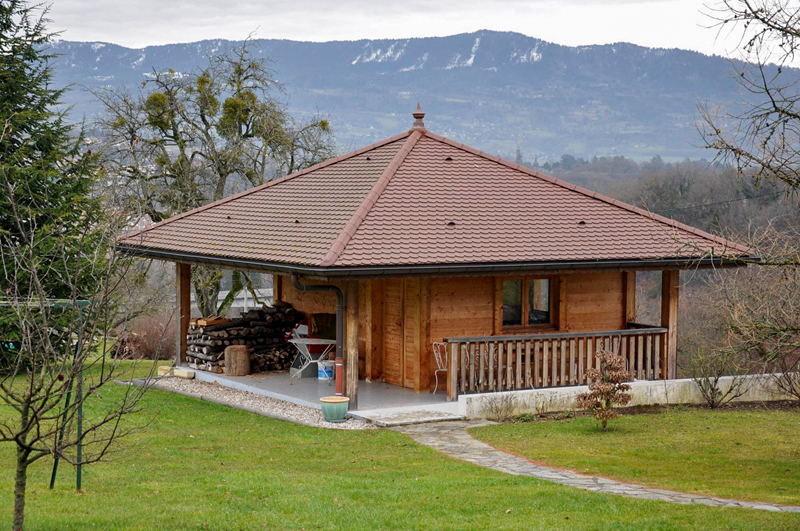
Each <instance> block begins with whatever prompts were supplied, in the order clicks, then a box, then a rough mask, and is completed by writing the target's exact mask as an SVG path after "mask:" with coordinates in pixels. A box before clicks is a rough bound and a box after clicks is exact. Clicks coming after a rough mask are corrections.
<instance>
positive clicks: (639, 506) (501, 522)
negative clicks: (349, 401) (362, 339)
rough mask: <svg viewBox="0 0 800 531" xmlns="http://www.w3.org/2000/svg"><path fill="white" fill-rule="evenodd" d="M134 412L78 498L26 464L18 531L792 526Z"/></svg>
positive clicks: (2, 514) (2, 502) (372, 438)
mask: <svg viewBox="0 0 800 531" xmlns="http://www.w3.org/2000/svg"><path fill="white" fill-rule="evenodd" d="M109 392H113V393H119V392H121V388H119V387H116V386H115V387H114V388H112V389H109ZM146 404H147V406H148V412H147V413H146V415H149V416H153V417H155V422H154V423H153V424H152V425H151V426H150V427H149V428H148V429H147V430H146V431H145V432H142V433H139V434H136V435H135V436H133V437H132V438H130V439H128V440H127V441H126V443H125V445H126V448H125V450H124V451H123V452H122V453H120V454H118V455H117V456H116V460H115V461H113V462H107V463H102V464H98V465H94V466H91V467H88V468H86V469H85V472H84V486H85V492H83V493H81V494H77V493H76V492H75V491H74V490H73V485H74V474H73V471H72V469H71V468H70V467H68V466H63V467H62V468H61V472H62V473H61V474H60V477H59V481H58V483H57V486H56V490H55V491H52V492H51V491H49V490H48V489H47V481H48V478H49V470H50V463H49V462H46V461H44V460H42V461H41V462H40V463H38V464H37V465H36V466H35V467H34V469H33V471H32V476H31V478H30V489H29V499H28V506H27V509H28V520H27V524H28V526H27V529H29V530H33V529H47V530H52V529H57V530H69V529H103V530H109V529H142V530H145V529H146V530H150V529H273V530H283V529H296V530H301V529H307V530H312V529H346V530H361V529H363V530H374V529H401V530H407V529H425V530H429V529H430V530H437V529H441V530H453V529H465V530H476V529H509V530H511V529H513V530H520V529H608V530H611V529H614V530H619V529H631V530H633V529H636V530H643V529H697V528H703V529H753V530H764V529H776V530H777V529H789V528H800V516H798V515H789V514H774V513H769V512H765V511H753V510H744V509H718V508H710V507H702V506H691V507H686V506H678V505H671V504H665V503H660V502H647V501H639V500H631V499H626V498H621V497H616V496H608V495H599V494H593V493H589V492H584V491H581V490H577V489H571V488H568V487H563V486H559V485H555V484H552V483H546V482H542V481H538V480H534V479H531V478H524V477H514V476H510V475H506V474H502V473H499V472H495V471H491V470H486V469H483V468H479V467H476V466H473V465H470V464H467V463H463V462H460V461H456V460H453V459H450V458H448V457H445V456H443V455H441V454H439V453H437V452H435V451H433V450H431V449H428V448H426V447H424V446H420V445H418V444H416V443H415V442H414V441H413V440H411V439H410V438H408V437H406V436H404V435H401V434H398V433H395V432H391V431H384V430H373V431H367V432H342V431H327V430H321V429H313V428H307V427H303V426H297V425H294V424H289V423H285V422H279V421H274V420H270V419H266V418H263V417H260V416H256V415H252V414H249V413H245V412H242V411H238V410H233V409H228V408H225V407H221V406H217V405H214V404H210V403H207V402H201V401H197V400H193V399H189V398H185V397H181V396H177V395H172V394H169V393H164V392H159V391H151V392H150V393H149V394H148V396H147V397H146ZM7 414H8V410H7V409H5V410H3V409H0V415H7ZM144 418H145V415H142V416H140V417H139V419H137V420H143V419H144ZM542 425H543V424H542ZM536 426H538V425H529V426H521V427H516V426H508V427H502V428H501V430H502V429H506V430H517V429H523V430H526V429H527V430H531V429H535V427H536ZM553 426H554V427H555V426H556V424H555V423H553ZM559 426H566V425H559ZM572 426H573V427H574V428H578V430H576V431H579V428H580V426H581V423H580V422H578V423H574V424H572ZM545 429H553V428H545ZM498 433H502V432H501V431H498ZM620 433H621V432H620ZM487 434H489V432H482V435H487ZM614 436H618V435H612V436H611V437H614ZM576 437H580V435H576ZM609 439H610V437H607V438H606V440H609ZM572 447H573V448H575V449H576V451H580V450H578V449H577V447H576V445H572ZM12 462H13V449H12V448H11V446H9V445H4V446H0V466H2V467H4V468H3V472H4V473H3V474H2V476H1V477H2V478H3V479H2V482H0V526H2V525H5V526H6V527H8V523H9V522H10V518H11V506H12V476H13V474H12Z"/></svg>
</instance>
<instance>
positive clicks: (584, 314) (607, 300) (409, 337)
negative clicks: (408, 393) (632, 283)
mask: <svg viewBox="0 0 800 531" xmlns="http://www.w3.org/2000/svg"><path fill="white" fill-rule="evenodd" d="M629 279H630V277H626V276H625V274H623V273H580V274H572V275H566V276H562V277H560V278H557V277H553V278H552V280H551V282H552V292H551V297H552V298H553V301H554V304H553V311H554V312H556V317H555V320H556V324H557V327H558V329H559V330H561V331H570V332H585V331H592V330H620V329H624V328H625V324H626V322H627V319H626V307H629V306H630V300H629V299H630V295H629V294H628V293H627V291H626V289H625V288H626V286H627V285H628V284H629V282H626V280H629ZM335 284H336V283H335ZM337 285H338V284H337ZM498 286H499V288H498ZM275 287H276V290H275V293H276V294H277V297H278V300H283V301H285V302H288V303H291V304H292V305H293V306H294V307H295V308H297V309H298V310H300V311H302V312H305V313H333V312H334V311H335V306H336V297H335V295H334V294H332V293H301V292H298V291H297V290H295V289H294V287H293V286H292V284H291V281H290V279H289V277H285V276H276V277H275ZM499 312H502V279H501V278H500V277H450V278H447V277H433V278H422V279H419V278H414V279H385V280H362V281H359V312H358V314H359V330H358V344H359V377H360V378H362V379H369V380H373V381H381V380H383V379H384V371H385V370H389V371H392V377H390V378H389V379H392V380H393V383H394V382H395V381H397V382H398V383H399V381H398V376H399V375H400V374H403V375H405V378H403V380H404V381H403V382H402V383H403V385H405V386H407V387H411V388H413V389H415V390H416V391H419V392H424V391H428V390H431V389H433V385H434V376H433V375H434V371H435V369H436V360H435V359H434V356H433V350H432V347H431V344H432V343H433V342H434V341H442V339H444V338H446V337H459V336H462V337H463V336H490V335H493V334H501V333H503V331H502V329H498V323H500V324H502V315H501V314H500V313H499ZM559 316H560V320H561V322H560V323H559V322H558V320H559ZM397 323H403V324H402V326H398V324H397ZM500 328H501V327H500ZM548 331H552V330H548ZM529 333H530V332H529ZM386 334H388V335H386ZM398 348H402V349H403V351H404V353H405V356H404V368H403V370H400V367H396V366H394V365H392V366H388V367H387V366H386V365H385V361H386V360H387V359H390V358H391V357H392V356H394V359H397V357H396V353H395V350H396V349H398ZM387 350H388V351H389V352H388V354H387V352H386V351H387ZM387 356H389V358H387ZM426 368H427V370H426Z"/></svg>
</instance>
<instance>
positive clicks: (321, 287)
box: [292, 273, 344, 396]
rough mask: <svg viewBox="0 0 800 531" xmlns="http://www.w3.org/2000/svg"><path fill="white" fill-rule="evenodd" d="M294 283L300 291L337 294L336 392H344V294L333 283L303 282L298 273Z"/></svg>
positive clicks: (294, 276)
mask: <svg viewBox="0 0 800 531" xmlns="http://www.w3.org/2000/svg"><path fill="white" fill-rule="evenodd" d="M292 284H293V285H294V287H295V289H297V290H298V291H303V292H306V291H330V292H333V293H335V294H336V361H335V364H336V378H335V379H336V394H337V395H338V396H341V395H343V394H344V348H343V345H342V343H343V342H344V294H343V293H342V290H340V289H339V288H338V287H336V286H333V285H331V284H302V283H301V282H300V278H299V277H298V276H297V273H292Z"/></svg>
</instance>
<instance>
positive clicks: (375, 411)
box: [184, 367, 464, 426]
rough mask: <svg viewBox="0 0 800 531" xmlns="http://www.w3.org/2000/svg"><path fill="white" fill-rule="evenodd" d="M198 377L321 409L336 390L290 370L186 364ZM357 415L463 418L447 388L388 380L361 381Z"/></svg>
mask: <svg viewBox="0 0 800 531" xmlns="http://www.w3.org/2000/svg"><path fill="white" fill-rule="evenodd" d="M184 368H186V369H188V370H191V371H193V372H194V373H195V378H196V379H198V380H200V381H204V382H208V383H214V382H216V383H218V384H219V385H224V386H226V387H231V388H233V389H239V390H241V391H249V392H251V393H254V394H257V395H262V396H269V397H272V398H277V399H279V400H285V401H287V402H292V403H294V404H299V405H301V406H307V407H314V408H320V405H319V399H320V398H322V397H323V396H331V395H333V394H334V393H335V387H334V385H335V384H334V382H332V381H331V382H330V385H328V382H327V381H324V380H318V379H316V378H295V379H294V380H292V381H291V384H290V378H289V372H288V371H277V372H266V373H260V374H253V375H250V376H227V375H225V374H214V373H211V372H206V371H199V370H194V369H190V368H189V367H184ZM350 414H351V415H352V416H353V417H358V418H363V419H365V420H370V421H372V422H373V423H375V424H376V425H378V426H399V425H403V424H414V423H419V422H433V421H438V420H457V419H463V418H464V417H463V416H460V415H459V414H458V402H447V397H446V394H445V392H444V391H439V392H437V393H436V394H431V393H415V392H414V391H412V390H411V389H406V388H404V387H398V386H396V385H391V384H387V383H384V382H368V381H366V380H359V382H358V408H357V409H354V410H351V411H350Z"/></svg>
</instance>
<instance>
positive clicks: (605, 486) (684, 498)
mask: <svg viewBox="0 0 800 531" xmlns="http://www.w3.org/2000/svg"><path fill="white" fill-rule="evenodd" d="M489 424H493V423H492V422H489V421H471V422H467V421H457V422H437V423H434V424H417V425H411V426H401V427H396V428H392V429H394V430H395V431H399V432H401V433H405V434H406V435H409V436H410V437H412V438H413V439H414V440H416V441H417V442H419V443H421V444H424V445H425V446H429V447H431V448H433V449H435V450H438V451H440V452H442V453H444V454H447V455H449V456H451V457H455V458H456V459H461V460H463V461H468V462H470V463H473V464H476V465H479V466H483V467H486V468H491V469H494V470H499V471H500V472H505V473H507V474H513V475H515V476H530V477H534V478H538V479H543V480H546V481H553V482H555V483H560V484H562V485H568V486H570V487H576V488H579V489H584V490H590V491H593V492H602V493H605V494H619V495H620V496H627V497H629V498H641V499H645V500H657V501H666V502H671V503H679V504H682V505H689V504H696V505H709V506H712V507H744V508H748V509H760V510H764V511H776V512H792V513H800V507H798V506H793V505H778V504H774V503H761V502H746V501H738V500H729V499H725V498H717V497H714V496H703V495H699V494H686V493H682V492H674V491H671V490H664V489H656V488H650V487H644V486H642V485H634V484H631V483H623V482H621V481H615V480H613V479H607V478H601V477H594V476H586V475H583V474H578V473H577V472H572V471H569V470H559V469H556V468H550V467H546V466H542V465H537V464H534V463H532V462H530V461H528V460H527V459H525V458H524V457H519V456H516V455H512V454H509V453H506V452H503V451H502V450H498V449H496V448H494V447H492V446H489V445H488V444H485V443H482V442H480V441H478V440H476V439H474V438H473V437H472V436H471V435H470V434H469V433H467V429H468V428H475V427H478V426H487V425H489Z"/></svg>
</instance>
